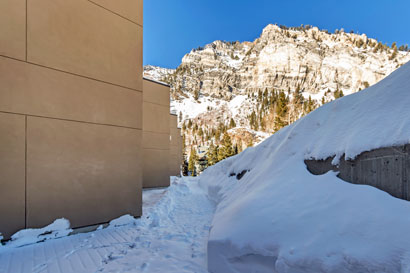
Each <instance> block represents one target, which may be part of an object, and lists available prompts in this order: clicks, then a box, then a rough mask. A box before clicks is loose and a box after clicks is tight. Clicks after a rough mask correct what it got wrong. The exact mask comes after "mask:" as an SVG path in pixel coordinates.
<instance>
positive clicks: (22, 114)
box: [0, 110, 142, 131]
mask: <svg viewBox="0 0 410 273" xmlns="http://www.w3.org/2000/svg"><path fill="white" fill-rule="evenodd" d="M0 113H6V114H15V115H21V116H26V117H35V118H47V119H55V120H61V121H70V122H78V123H85V124H93V125H101V126H110V127H118V128H125V129H131V130H140V131H142V128H137V127H129V126H121V125H115V124H107V123H97V122H90V121H82V120H75V119H65V118H55V117H47V116H39V115H31V114H24V113H16V112H8V111H1V110H0Z"/></svg>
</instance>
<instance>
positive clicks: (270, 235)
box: [200, 63, 410, 273]
mask: <svg viewBox="0 0 410 273" xmlns="http://www.w3.org/2000/svg"><path fill="white" fill-rule="evenodd" d="M409 105H410V63H407V64H405V65H404V66H403V67H401V68H400V69H398V70H397V71H395V72H393V73H392V74H391V75H390V76H388V77H386V79H384V80H382V81H381V82H379V83H378V84H376V85H374V86H372V87H370V88H368V89H366V90H364V91H361V92H358V93H355V94H352V95H349V96H346V97H343V98H341V99H338V100H336V101H333V102H330V103H328V104H325V105H324V106H322V107H320V108H319V109H317V110H315V111H313V112H312V113H310V114H308V115H307V116H305V117H303V118H302V119H300V120H298V121H296V122H295V123H293V124H291V125H289V126H287V127H285V128H283V129H282V130H280V131H279V132H277V133H275V134H274V135H272V136H271V137H270V138H268V139H267V140H265V141H264V142H262V143H260V144H259V145H258V146H257V147H253V148H248V149H246V150H245V151H244V152H242V153H241V154H239V155H237V156H234V157H231V158H228V159H226V160H224V161H222V162H220V163H218V164H216V165H215V166H212V167H210V168H208V169H207V170H205V171H204V173H203V174H202V175H201V176H200V180H201V185H202V186H203V187H205V188H206V189H207V190H208V193H209V196H210V197H211V198H212V199H213V200H214V201H215V202H216V203H217V208H216V212H215V215H214V218H213V221H212V227H211V231H210V236H209V242H208V270H209V271H210V272H213V273H217V272H224V273H229V272H249V271H253V272H279V273H281V272H312V273H313V272H410V234H409V232H408V230H409V229H410V218H409V217H407V215H410V203H409V202H407V201H404V200H400V199H396V198H394V197H392V196H390V195H389V194H387V193H385V192H383V191H380V190H378V189H376V188H373V187H370V186H366V185H354V184H350V183H346V182H344V181H342V180H340V179H339V178H337V177H336V173H333V172H329V173H327V174H325V175H321V176H314V175H312V174H311V173H309V172H308V170H307V169H306V166H305V164H304V160H305V159H308V158H315V159H324V158H327V157H329V156H332V155H336V156H337V157H336V158H340V156H342V155H343V154H345V156H346V158H354V157H355V156H357V155H358V154H360V153H361V152H364V151H368V150H371V149H375V148H380V147H386V146H391V145H400V144H405V143H410V119H409V118H408V117H409V116H410V107H409ZM244 170H246V171H247V172H246V173H245V175H244V176H243V177H242V179H241V180H237V179H236V177H235V175H233V174H239V173H242V172H243V171H244Z"/></svg>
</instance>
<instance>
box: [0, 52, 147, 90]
mask: <svg viewBox="0 0 410 273" xmlns="http://www.w3.org/2000/svg"><path fill="white" fill-rule="evenodd" d="M0 57H3V58H7V59H11V60H15V61H18V62H22V63H27V64H30V65H35V66H38V67H42V68H45V69H50V70H54V71H57V72H61V73H65V74H69V75H72V76H77V77H81V78H84V79H88V80H92V81H96V82H100V83H104V84H108V85H112V86H116V87H119V88H123V89H127V90H131V91H135V92H140V93H142V90H138V89H134V88H131V87H127V86H123V85H119V84H116V83H112V82H106V81H103V80H99V79H95V78H91V77H88V76H84V75H80V74H76V73H73V72H69V71H64V70H60V69H57V68H53V67H49V66H45V65H42V64H37V63H32V62H29V61H23V60H19V59H16V58H13V57H9V56H6V55H2V54H0Z"/></svg>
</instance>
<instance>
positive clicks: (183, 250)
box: [0, 178, 214, 273]
mask: <svg viewBox="0 0 410 273" xmlns="http://www.w3.org/2000/svg"><path fill="white" fill-rule="evenodd" d="M172 180H173V183H172V185H171V186H170V187H169V188H167V189H155V190H148V191H144V193H143V203H144V206H143V210H144V212H143V217H142V218H140V219H136V220H135V219H133V218H132V217H130V216H123V217H120V218H118V219H116V220H114V221H112V222H111V223H110V226H109V227H108V228H105V229H101V230H97V231H94V232H91V233H83V234H77V235H72V236H68V237H65V238H60V239H55V240H49V241H46V242H43V243H38V244H33V245H28V246H23V247H16V246H15V245H12V244H7V245H5V246H0V272H2V273H3V272H4V273H8V272H10V273H19V272H50V273H59V272H75V273H79V272H207V271H206V243H207V239H208V234H209V224H210V222H211V219H212V215H213V210H214V205H213V204H212V203H211V202H210V201H209V200H208V199H207V197H206V194H205V193H204V192H203V190H202V189H201V188H199V187H198V180H197V179H194V178H182V179H181V178H172Z"/></svg>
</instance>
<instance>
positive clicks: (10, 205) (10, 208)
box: [0, 113, 26, 236]
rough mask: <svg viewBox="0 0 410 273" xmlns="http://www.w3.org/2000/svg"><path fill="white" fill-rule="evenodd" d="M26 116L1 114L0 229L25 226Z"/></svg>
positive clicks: (6, 232) (10, 230)
mask: <svg viewBox="0 0 410 273" xmlns="http://www.w3.org/2000/svg"><path fill="white" fill-rule="evenodd" d="M25 128H26V117H25V116H23V115H15V114H6V113H0V174H1V175H0V216H1V217H0V232H2V233H3V235H5V236H9V235H10V232H12V231H16V230H19V229H22V228H24V227H25V218H24V217H25V142H26V139H25V130H26V129H25Z"/></svg>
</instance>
